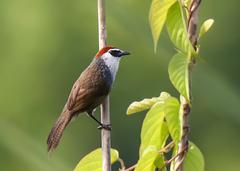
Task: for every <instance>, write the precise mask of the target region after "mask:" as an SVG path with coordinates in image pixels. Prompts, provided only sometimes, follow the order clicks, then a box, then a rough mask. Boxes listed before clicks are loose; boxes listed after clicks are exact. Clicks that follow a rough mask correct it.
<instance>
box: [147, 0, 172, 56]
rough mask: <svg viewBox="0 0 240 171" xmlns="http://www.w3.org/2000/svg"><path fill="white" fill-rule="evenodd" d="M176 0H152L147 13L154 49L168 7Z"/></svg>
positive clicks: (155, 48)
mask: <svg viewBox="0 0 240 171" xmlns="http://www.w3.org/2000/svg"><path fill="white" fill-rule="evenodd" d="M174 2H176V0H153V1H152V4H151V7H150V13H149V22H150V27H151V31H152V36H153V43H154V50H155V52H156V50H157V43H158V39H159V36H160V33H161V31H162V28H163V26H164V23H165V20H166V17H167V12H168V9H169V8H170V7H171V6H172V4H173V3H174Z"/></svg>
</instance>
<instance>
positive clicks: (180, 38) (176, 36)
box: [166, 2, 196, 55]
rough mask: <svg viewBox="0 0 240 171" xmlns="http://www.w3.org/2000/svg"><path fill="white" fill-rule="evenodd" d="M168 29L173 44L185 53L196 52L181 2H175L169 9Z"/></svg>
mask: <svg viewBox="0 0 240 171" xmlns="http://www.w3.org/2000/svg"><path fill="white" fill-rule="evenodd" d="M166 25H167V30H168V33H169V36H170V39H171V40H172V42H173V44H174V45H175V46H176V47H177V48H178V49H179V50H180V51H182V52H183V53H184V54H187V55H188V54H194V55H195V54H196V52H195V50H194V48H193V46H192V44H191V42H190V40H189V38H188V34H187V27H186V23H185V20H184V16H183V10H182V8H181V7H180V5H179V2H175V3H174V4H173V5H172V6H171V8H170V9H169V10H168V15H167V21H166Z"/></svg>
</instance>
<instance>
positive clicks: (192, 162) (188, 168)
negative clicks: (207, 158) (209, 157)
mask: <svg viewBox="0 0 240 171" xmlns="http://www.w3.org/2000/svg"><path fill="white" fill-rule="evenodd" d="M189 145H190V147H189V150H188V153H187V156H186V159H185V160H184V170H185V171H193V170H194V171H204V157H203V154H202V152H201V151H200V149H199V148H198V147H197V146H196V145H195V144H193V143H192V142H190V144H189Z"/></svg>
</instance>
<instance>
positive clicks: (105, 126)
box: [98, 124, 112, 131]
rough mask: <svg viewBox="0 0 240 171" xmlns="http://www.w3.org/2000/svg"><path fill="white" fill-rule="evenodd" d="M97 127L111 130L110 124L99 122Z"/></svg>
mask: <svg viewBox="0 0 240 171" xmlns="http://www.w3.org/2000/svg"><path fill="white" fill-rule="evenodd" d="M98 129H105V130H108V131H111V130H112V127H111V124H106V125H105V124H100V125H99V127H98Z"/></svg>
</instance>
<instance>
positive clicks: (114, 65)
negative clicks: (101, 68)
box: [95, 46, 130, 78]
mask: <svg viewBox="0 0 240 171" xmlns="http://www.w3.org/2000/svg"><path fill="white" fill-rule="evenodd" d="M126 55H130V53H129V52H127V51H123V50H121V49H118V48H116V47H114V46H106V47H104V48H102V49H100V50H99V51H98V53H97V54H96V55H95V58H96V59H102V60H103V61H104V62H105V64H106V65H107V66H108V68H109V69H110V71H111V73H112V75H113V78H115V75H116V72H117V70H118V65H119V62H120V59H121V58H122V57H123V56H126Z"/></svg>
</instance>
